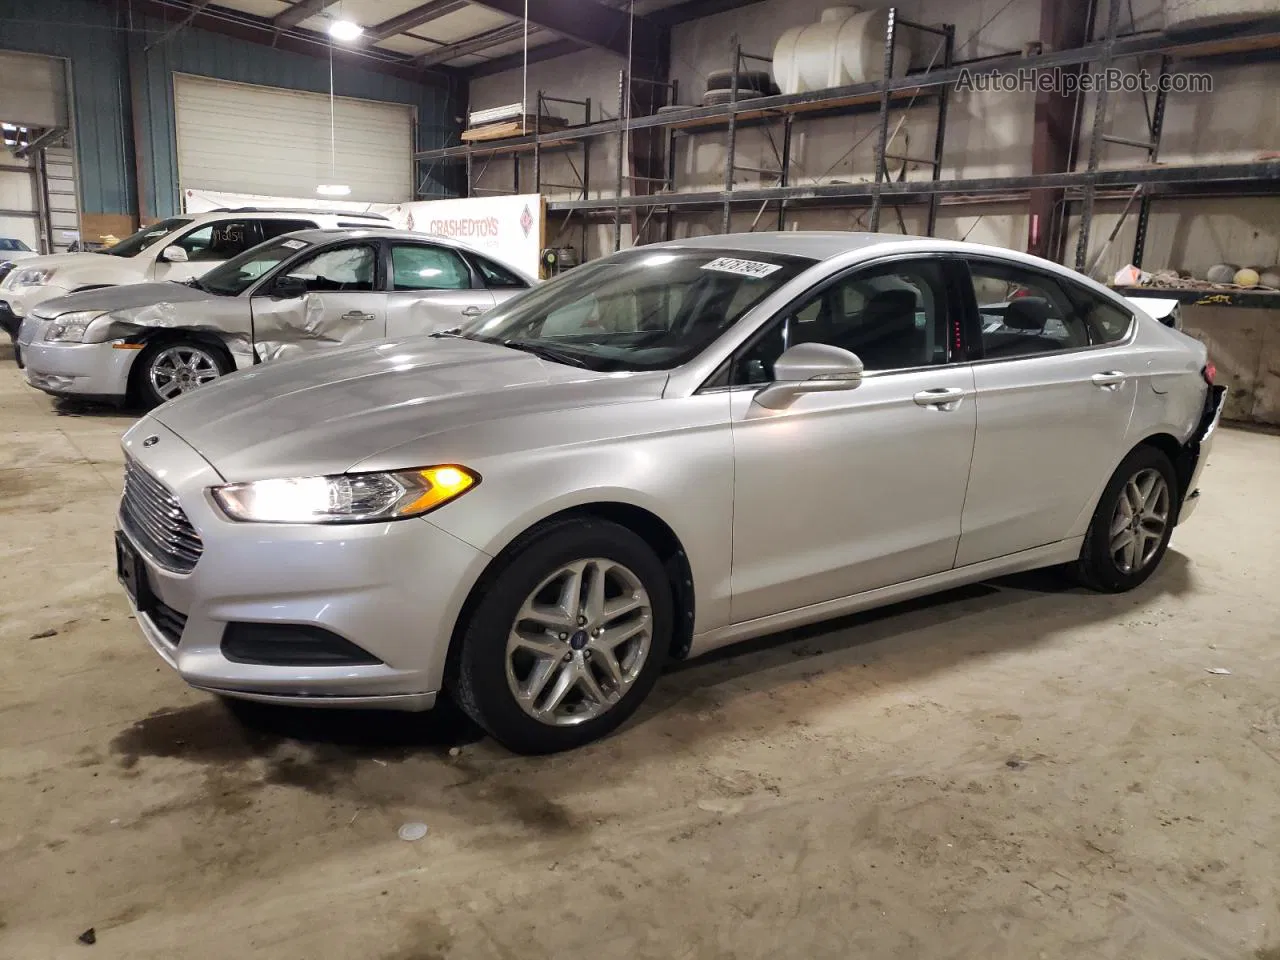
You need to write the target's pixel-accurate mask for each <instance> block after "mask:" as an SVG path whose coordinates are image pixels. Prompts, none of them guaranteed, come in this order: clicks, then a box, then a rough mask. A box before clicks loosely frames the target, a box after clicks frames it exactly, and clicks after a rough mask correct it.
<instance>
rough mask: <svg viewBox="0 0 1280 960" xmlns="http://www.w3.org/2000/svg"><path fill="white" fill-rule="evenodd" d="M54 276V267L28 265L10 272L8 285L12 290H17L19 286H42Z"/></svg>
mask: <svg viewBox="0 0 1280 960" xmlns="http://www.w3.org/2000/svg"><path fill="white" fill-rule="evenodd" d="M52 277H53V268H51V267H27V268H26V269H25V270H24V269H22V268H19V269H17V270H14V271H13V273H11V274H9V280H8V283H7V284H6V286H7V288H8V289H10V290H16V289H18V287H42V286H44V285H45V284H46V283H48V282H49V280H50V279H51V278H52Z"/></svg>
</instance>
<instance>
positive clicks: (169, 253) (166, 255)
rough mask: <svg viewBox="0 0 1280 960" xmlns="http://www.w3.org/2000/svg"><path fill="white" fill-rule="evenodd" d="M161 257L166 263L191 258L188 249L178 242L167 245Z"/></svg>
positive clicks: (185, 260) (184, 260)
mask: <svg viewBox="0 0 1280 960" xmlns="http://www.w3.org/2000/svg"><path fill="white" fill-rule="evenodd" d="M160 259H161V260H163V261H164V262H165V263H186V262H187V261H188V260H190V259H191V258H190V257H188V256H187V251H186V250H184V249H183V248H182V247H179V246H178V245H177V244H174V245H173V246H172V247H165V248H164V249H163V250H162V251H160Z"/></svg>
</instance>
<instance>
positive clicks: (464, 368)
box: [116, 233, 1224, 752]
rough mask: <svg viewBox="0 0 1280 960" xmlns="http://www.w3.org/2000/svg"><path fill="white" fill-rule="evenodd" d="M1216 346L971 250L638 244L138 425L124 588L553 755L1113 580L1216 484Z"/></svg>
mask: <svg viewBox="0 0 1280 960" xmlns="http://www.w3.org/2000/svg"><path fill="white" fill-rule="evenodd" d="M1213 379H1214V371H1213V367H1212V365H1211V364H1210V363H1209V362H1208V359H1207V357H1206V352H1205V348H1204V347H1203V346H1202V345H1201V344H1199V343H1198V342H1196V341H1194V340H1192V339H1190V338H1189V337H1187V336H1184V335H1183V334H1182V333H1180V332H1178V331H1176V330H1173V329H1170V328H1169V327H1167V326H1164V325H1162V324H1160V323H1159V322H1157V321H1156V320H1154V319H1153V318H1152V317H1151V316H1149V315H1147V314H1146V313H1144V312H1143V311H1142V310H1141V309H1140V308H1139V307H1137V306H1135V305H1134V304H1132V303H1129V302H1128V301H1126V300H1124V299H1122V298H1120V297H1118V296H1116V295H1114V294H1113V293H1111V292H1110V291H1108V290H1107V289H1106V288H1105V287H1102V286H1099V285H1097V284H1095V283H1093V282H1091V281H1089V280H1087V279H1085V278H1083V277H1081V276H1080V275H1078V274H1075V273H1072V272H1070V271H1068V270H1066V269H1064V268H1062V267H1060V266H1057V265H1054V264H1051V263H1048V262H1045V261H1041V260H1038V259H1035V258H1032V257H1028V256H1025V255H1023V254H1018V253H1011V252H1009V251H1005V250H998V249H993V248H988V247H982V246H977V245H972V244H963V243H953V242H946V241H940V240H926V239H913V238H900V237H895V238H888V237H884V236H878V235H872V234H804V233H788V234H774V235H768V234H752V235H746V236H736V237H735V236H728V237H723V236H722V237H709V238H703V239H698V240H688V241H680V242H676V243H673V244H666V245H656V246H649V247H644V248H640V249H636V250H631V251H627V252H624V253H620V254H617V255H614V256H612V257H608V258H606V259H603V260H600V261H597V262H594V263H591V264H589V265H586V266H583V267H579V268H577V269H576V270H573V271H571V272H569V273H567V274H565V275H563V276H562V277H560V278H558V279H556V280H554V281H552V282H550V283H548V284H545V285H543V286H541V287H539V288H535V289H533V290H530V291H528V292H526V293H524V294H522V295H520V296H518V297H516V298H514V299H512V300H510V301H508V302H507V303H505V304H503V305H502V306H500V307H499V308H498V309H497V310H496V311H494V312H492V313H490V314H488V315H486V316H484V317H481V318H478V319H477V320H475V321H473V322H472V323H470V324H469V325H468V326H466V327H465V328H463V329H461V330H460V331H457V332H451V333H444V334H437V335H435V336H433V337H423V338H412V339H401V340H391V341H385V342H382V343H377V344H369V345H358V346H353V347H343V348H338V349H335V350H333V351H332V352H329V353H327V354H325V355H323V356H318V357H315V358H311V359H305V360H299V361H297V362H292V363H286V364H270V365H265V366H259V367H254V368H252V369H250V370H246V371H242V372H240V373H237V374H235V375H232V376H229V377H226V378H222V379H219V380H218V381H217V382H215V383H213V384H211V385H209V386H208V387H205V388H203V389H201V390H199V391H197V392H195V393H192V394H190V395H187V396H183V397H180V398H179V399H177V400H175V401H173V402H170V403H166V404H164V405H162V406H160V407H158V408H157V409H156V410H155V411H153V412H152V413H151V414H149V415H148V416H147V417H145V418H144V419H143V420H141V421H140V422H139V423H138V424H137V425H136V426H135V427H133V428H132V429H131V430H130V431H129V432H128V433H127V434H126V435H125V438H124V441H123V442H124V449H125V453H126V476H125V490H124V496H123V499H122V502H121V505H120V512H119V518H118V531H117V535H116V550H117V561H118V572H119V577H120V580H121V582H122V584H123V585H124V588H125V590H126V591H127V593H128V596H129V599H130V602H131V603H132V604H133V607H134V609H135V610H136V611H137V615H138V616H137V619H138V623H139V625H140V626H141V628H142V630H143V632H144V633H145V635H146V637H147V639H148V640H149V641H150V643H151V645H152V646H153V647H154V648H155V650H156V652H157V653H158V654H159V655H160V656H161V657H163V658H164V659H165V660H166V661H167V662H168V663H169V664H170V665H171V666H173V667H174V668H175V669H176V670H177V671H178V672H179V673H180V674H181V675H182V677H183V678H184V679H185V680H186V681H187V682H188V683H190V684H192V685H194V686H196V687H198V688H201V689H203V690H207V691H210V692H213V693H215V694H220V695H223V696H227V697H239V698H248V699H252V700H260V701H269V702H275V703H287V704H299V705H312V706H334V707H351V706H360V707H387V708H395V709H405V710H416V709H426V708H429V707H431V706H432V705H433V704H434V702H435V700H436V698H437V697H438V696H440V695H442V694H446V693H447V694H448V695H449V696H451V697H452V699H454V700H455V701H456V702H457V703H458V704H459V705H460V706H461V707H462V708H463V709H464V710H466V711H467V712H468V713H469V714H470V715H471V716H472V717H474V718H475V720H476V721H478V722H479V723H480V724H481V725H482V726H483V727H484V728H485V729H487V730H488V731H489V732H490V733H491V734H492V735H493V736H494V737H495V738H497V739H498V740H499V741H501V742H502V743H503V744H505V745H507V746H508V747H509V748H511V749H513V750H516V751H521V752H549V751H555V750H561V749H566V748H570V747H574V746H577V745H580V744H583V743H585V742H588V741H590V740H593V739H595V738H597V737H600V736H602V735H604V734H605V733H607V732H609V731H611V730H612V729H614V728H615V727H616V726H618V725H619V724H620V723H622V722H623V721H624V720H625V719H626V718H627V717H628V716H629V715H630V714H631V713H632V712H633V711H634V710H635V709H636V708H637V707H638V706H639V704H640V703H641V701H642V700H643V699H644V697H645V695H646V694H647V693H648V692H649V690H650V689H651V688H652V687H653V685H654V683H655V682H656V681H657V679H658V675H659V673H660V672H661V670H662V667H663V665H664V664H665V663H666V662H668V661H669V660H671V659H673V658H686V657H695V656H698V655H700V654H703V653H706V652H707V651H710V650H713V649H715V648H717V647H720V646H723V645H725V644H729V643H732V642H735V641H738V640H742V639H745V638H748V637H754V636H759V635H762V634H768V633H772V632H775V631H778V630H782V629H785V628H789V627H794V626H797V625H800V624H804V623H810V622H814V621H819V620H824V619H828V618H831V617H834V616H838V615H842V614H846V613H849V612H851V611H855V610H859V609H863V608H867V607H872V606H877V605H881V604H885V603H889V602H892V601H897V600H901V599H904V598H907V597H912V596H918V595H921V594H926V593H930V592H933V591H937V590H942V589H945V588H948V587H952V586H955V585H957V584H961V583H966V582H971V581H977V580H981V579H985V578H988V577H991V576H994V575H999V574H1005V573H1011V572H1014V571H1021V570H1027V569H1031V568H1036V567H1047V566H1055V565H1063V566H1066V567H1068V568H1070V569H1071V570H1072V571H1074V573H1075V574H1076V575H1077V576H1078V577H1079V578H1080V579H1081V580H1083V581H1084V582H1085V583H1086V584H1088V585H1090V586H1092V587H1094V588H1096V589H1098V590H1103V591H1123V590H1129V589H1131V588H1133V587H1135V586H1137V585H1138V584H1140V583H1142V582H1143V581H1144V580H1146V579H1147V578H1148V577H1150V576H1151V575H1152V573H1153V572H1155V571H1156V569H1157V568H1158V566H1159V564H1160V562H1161V559H1162V557H1163V556H1164V554H1165V550H1166V548H1167V546H1168V544H1169V539H1170V536H1171V535H1172V533H1173V530H1174V527H1175V526H1176V525H1177V524H1178V523H1179V522H1181V521H1183V520H1185V519H1186V518H1187V517H1188V516H1189V515H1190V514H1191V512H1192V511H1193V510H1194V508H1195V506H1196V505H1197V503H1198V500H1199V480H1200V475H1201V471H1202V469H1203V467H1204V463H1205V459H1206V457H1207V454H1208V447H1209V444H1210V441H1211V439H1212V435H1213V432H1214V429H1215V428H1216V425H1217V422H1218V417H1219V416H1220V414H1221V406H1222V396H1223V392H1224V391H1223V390H1222V388H1221V387H1215V386H1214V384H1213Z"/></svg>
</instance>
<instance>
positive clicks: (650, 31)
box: [473, 0, 664, 62]
mask: <svg viewBox="0 0 1280 960" xmlns="http://www.w3.org/2000/svg"><path fill="white" fill-rule="evenodd" d="M473 2H474V3H475V5H476V6H480V7H486V8H488V9H489V10H493V11H495V12H497V13H502V14H506V15H507V16H508V17H512V18H514V19H516V20H524V15H525V5H526V2H527V4H528V10H529V22H530V23H531V24H534V25H537V26H539V27H544V28H546V29H547V30H550V31H551V32H552V33H557V34H559V35H560V36H562V37H564V38H566V39H568V40H576V41H578V43H581V44H585V45H586V46H588V47H597V48H599V49H601V50H607V51H609V52H610V53H615V54H617V55H618V56H620V57H625V56H627V55H628V53H630V54H631V56H632V57H633V58H634V59H635V60H638V61H643V62H652V61H657V60H658V59H660V52H661V48H662V42H663V33H664V29H663V28H662V27H660V26H658V25H657V24H656V23H654V22H653V21H652V20H647V19H645V18H644V17H636V18H635V29H634V33H633V32H632V29H631V28H632V22H631V21H632V18H631V17H630V16H629V15H628V14H627V13H626V11H624V10H619V9H617V8H615V7H606V6H605V5H604V4H602V3H597V2H596V0H473Z"/></svg>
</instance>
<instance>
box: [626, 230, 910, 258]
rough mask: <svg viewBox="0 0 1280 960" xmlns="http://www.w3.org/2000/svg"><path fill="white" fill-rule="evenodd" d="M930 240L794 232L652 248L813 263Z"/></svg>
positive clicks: (725, 236)
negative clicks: (785, 257)
mask: <svg viewBox="0 0 1280 960" xmlns="http://www.w3.org/2000/svg"><path fill="white" fill-rule="evenodd" d="M928 239H929V238H928V237H911V236H903V235H902V234H896V233H852V232H850V233H840V232H836V231H829V232H822V231H816V230H815V231H809V230H792V231H786V232H781V233H779V232H772V233H727V234H720V235H717V236H710V237H689V238H688V239H685V240H670V241H668V242H666V243H655V244H653V245H652V246H651V247H646V249H652V248H653V247H684V248H692V249H704V250H740V251H742V252H743V253H774V254H791V255H792V256H798V257H808V258H809V259H811V260H828V259H830V258H831V257H836V256H839V255H840V254H842V253H851V252H853V251H855V250H862V249H865V248H868V247H874V246H879V245H882V244H889V243H902V242H903V241H912V240H915V241H922V242H923V241H927V240H928Z"/></svg>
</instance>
